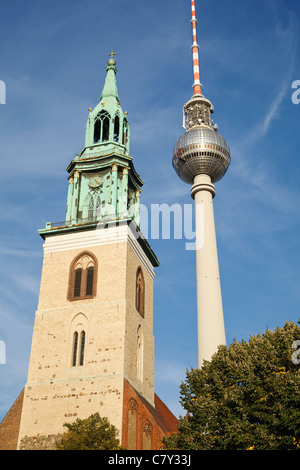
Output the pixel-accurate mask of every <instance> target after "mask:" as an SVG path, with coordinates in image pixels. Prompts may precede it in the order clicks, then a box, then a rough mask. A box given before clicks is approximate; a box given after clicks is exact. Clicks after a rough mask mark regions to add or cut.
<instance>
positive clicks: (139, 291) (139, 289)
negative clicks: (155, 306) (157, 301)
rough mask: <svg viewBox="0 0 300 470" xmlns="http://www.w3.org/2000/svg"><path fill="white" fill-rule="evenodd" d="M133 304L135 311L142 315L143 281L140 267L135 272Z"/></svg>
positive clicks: (143, 313)
mask: <svg viewBox="0 0 300 470" xmlns="http://www.w3.org/2000/svg"><path fill="white" fill-rule="evenodd" d="M135 305H136V309H137V311H138V312H139V313H140V314H141V315H142V317H144V315H145V283H144V276H143V271H142V270H141V268H139V269H138V270H137V274H136V294H135Z"/></svg>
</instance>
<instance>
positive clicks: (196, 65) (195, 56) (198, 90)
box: [191, 0, 202, 95]
mask: <svg viewBox="0 0 300 470" xmlns="http://www.w3.org/2000/svg"><path fill="white" fill-rule="evenodd" d="M191 23H192V28H193V45H192V51H193V71H194V84H193V88H194V95H201V94H202V85H201V83H200V66H199V46H198V43H197V26H196V25H197V20H196V9H195V0H192V19H191Z"/></svg>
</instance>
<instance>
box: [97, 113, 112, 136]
mask: <svg viewBox="0 0 300 470" xmlns="http://www.w3.org/2000/svg"><path fill="white" fill-rule="evenodd" d="M109 125H110V115H109V114H108V113H107V112H106V111H102V112H101V113H100V114H99V115H98V116H97V118H96V120H95V126H94V143H95V144H96V143H97V142H107V141H108V140H109Z"/></svg>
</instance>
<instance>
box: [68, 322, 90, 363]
mask: <svg viewBox="0 0 300 470" xmlns="http://www.w3.org/2000/svg"><path fill="white" fill-rule="evenodd" d="M87 331H88V319H87V317H86V316H85V315H84V314H83V313H78V314H77V315H76V316H75V317H74V318H73V320H72V323H71V328H70V341H71V347H70V354H71V356H70V363H71V367H79V366H83V365H84V363H85V355H86V354H85V353H86V344H87V342H86V338H87Z"/></svg>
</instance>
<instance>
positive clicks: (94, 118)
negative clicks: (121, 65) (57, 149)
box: [81, 51, 130, 158]
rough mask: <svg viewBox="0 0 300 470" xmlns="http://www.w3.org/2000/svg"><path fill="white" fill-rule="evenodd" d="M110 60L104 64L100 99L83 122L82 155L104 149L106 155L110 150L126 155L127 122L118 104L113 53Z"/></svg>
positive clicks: (128, 137)
mask: <svg viewBox="0 0 300 470" xmlns="http://www.w3.org/2000/svg"><path fill="white" fill-rule="evenodd" d="M108 55H109V56H110V59H109V60H108V62H107V66H106V78H105V83H104V86H103V89H102V93H101V95H100V101H99V103H98V104H97V106H96V107H95V108H94V109H93V110H92V109H91V108H90V109H89V117H88V120H87V125H86V138H85V148H84V150H83V151H82V153H81V155H83V154H84V157H85V158H89V154H90V153H91V152H92V153H94V152H95V151H97V152H98V153H99V152H100V153H101V151H102V150H103V152H104V153H105V154H107V153H108V152H110V151H112V152H115V153H117V154H122V155H129V141H130V136H129V124H128V120H127V112H125V113H124V112H123V110H122V108H121V106H120V98H119V93H118V88H117V78H116V75H117V67H116V61H115V59H114V56H115V55H116V53H115V52H113V51H112V52H111V53H110V54H108Z"/></svg>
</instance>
